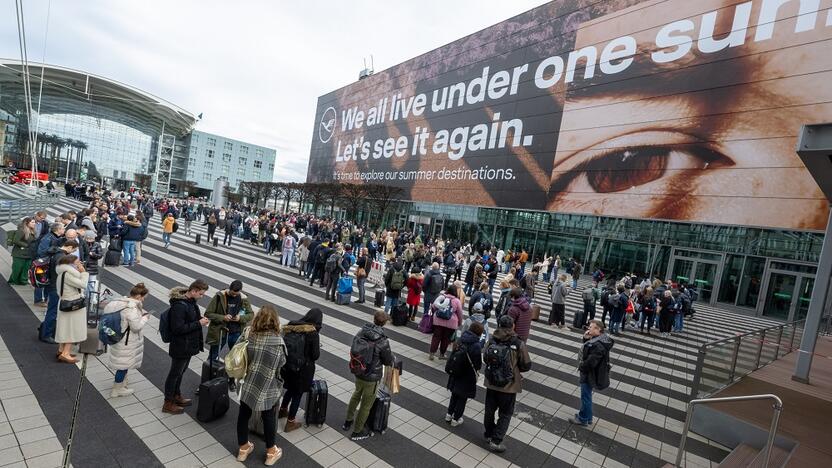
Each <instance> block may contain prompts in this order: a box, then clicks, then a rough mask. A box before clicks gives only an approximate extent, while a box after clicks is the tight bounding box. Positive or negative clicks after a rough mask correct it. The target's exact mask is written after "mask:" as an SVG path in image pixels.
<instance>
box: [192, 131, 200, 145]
mask: <svg viewBox="0 0 832 468" xmlns="http://www.w3.org/2000/svg"><path fill="white" fill-rule="evenodd" d="M198 141H199V135H197V134H196V133H191V143H196V142H198Z"/></svg>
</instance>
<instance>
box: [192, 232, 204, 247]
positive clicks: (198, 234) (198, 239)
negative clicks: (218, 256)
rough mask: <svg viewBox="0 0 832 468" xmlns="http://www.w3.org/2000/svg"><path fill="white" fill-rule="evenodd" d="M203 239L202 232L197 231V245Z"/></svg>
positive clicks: (195, 240)
mask: <svg viewBox="0 0 832 468" xmlns="http://www.w3.org/2000/svg"><path fill="white" fill-rule="evenodd" d="M201 240H202V234H200V233H197V234H196V238H195V239H194V242H195V243H196V245H199V242H200V241H201Z"/></svg>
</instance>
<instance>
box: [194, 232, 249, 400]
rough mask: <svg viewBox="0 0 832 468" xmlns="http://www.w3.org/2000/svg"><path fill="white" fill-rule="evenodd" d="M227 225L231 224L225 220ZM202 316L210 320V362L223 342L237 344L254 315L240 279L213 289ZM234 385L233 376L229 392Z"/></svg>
mask: <svg viewBox="0 0 832 468" xmlns="http://www.w3.org/2000/svg"><path fill="white" fill-rule="evenodd" d="M228 224H231V222H230V221H229V222H228V223H227V224H226V226H228ZM205 317H206V318H208V320H210V321H211V323H210V325H208V334H207V335H206V338H205V342H206V343H205V344H207V345H209V346H210V348H208V360H209V361H211V362H213V361H216V360H217V358H219V354H220V351H222V348H223V347H224V346H226V345H228V349H231V348H233V347H234V345H235V344H237V340H239V339H240V335H241V334H242V332H243V329H244V328H245V327H246V325H248V323H249V322H250V321H251V319H252V318H253V317H254V310H253V309H252V307H251V303H250V302H249V300H248V297H246V295H245V294H243V282H242V281H240V280H234V281H232V282H231V284H230V285H229V286H228V289H226V290H224V291H217V293H216V294H214V297H213V298H211V302H210V303H208V308H206V309H205ZM236 387H237V384H236V383H235V382H234V379H232V378H229V379H228V388H229V390H231V391H232V392H233V391H234V390H235V389H236Z"/></svg>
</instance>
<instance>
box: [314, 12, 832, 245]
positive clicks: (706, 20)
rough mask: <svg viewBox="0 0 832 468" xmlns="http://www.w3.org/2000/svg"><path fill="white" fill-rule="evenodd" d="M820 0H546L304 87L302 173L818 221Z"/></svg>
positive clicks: (808, 225)
mask: <svg viewBox="0 0 832 468" xmlns="http://www.w3.org/2000/svg"><path fill="white" fill-rule="evenodd" d="M830 7H832V0H753V1H746V2H740V1H736V0H698V1H689V0H648V1H638V0H610V1H600V2H599V1H597V0H559V1H554V2H551V3H548V4H546V5H543V6H541V7H539V8H536V9H534V10H531V11H528V12H526V13H523V14H521V15H519V16H517V17H514V18H512V19H509V20H507V21H504V22H502V23H499V24H497V25H494V26H492V27H490V28H487V29H485V30H482V31H480V32H478V33H475V34H472V35H470V36H468V37H465V38H463V39H460V40H458V41H455V42H453V43H451V44H448V45H446V46H444V47H441V48H439V49H436V50H433V51H431V52H428V53H426V54H424V55H422V56H419V57H416V58H414V59H412V60H409V61H407V62H404V63H402V64H399V65H397V66H394V67H392V68H390V69H388V70H385V71H384V72H381V73H378V74H376V75H373V76H371V77H370V78H367V79H365V80H362V81H359V82H357V83H354V84H352V85H349V86H347V87H344V88H342V89H339V90H337V91H334V92H331V93H329V94H326V95H324V96H321V97H320V98H319V99H318V108H317V112H316V121H315V132H314V137H313V141H312V148H311V157H310V163H309V170H308V176H307V177H308V180H309V181H310V182H317V181H343V182H351V183H362V182H374V183H383V184H388V185H396V186H399V187H402V188H404V189H405V191H406V192H405V193H406V195H407V197H409V198H410V199H412V200H419V201H432V202H440V203H455V204H470V205H478V206H501V207H511V208H519V209H535V210H550V211H557V212H566V213H583V214H598V215H608V216H620V217H630V218H653V219H670V220H689V221H697V222H706V223H723V224H739V225H748V226H768V227H782V228H792V229H811V230H822V229H823V226H824V225H825V221H826V215H827V202H826V200H825V198H824V197H823V195H822V193H821V192H820V190H819V188H818V187H817V186H816V184H815V183H814V181H813V180H812V178H811V176H810V175H809V174H808V172H807V170H806V169H805V167H804V166H803V164H802V163H801V162H800V159H799V158H798V157H797V155H796V154H795V143H796V135H797V132H798V130H799V128H800V126H801V125H802V124H804V123H817V122H828V121H832V41H831V39H832V10H830Z"/></svg>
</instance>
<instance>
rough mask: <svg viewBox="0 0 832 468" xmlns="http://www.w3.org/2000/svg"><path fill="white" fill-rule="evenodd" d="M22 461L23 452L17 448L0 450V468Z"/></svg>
mask: <svg viewBox="0 0 832 468" xmlns="http://www.w3.org/2000/svg"><path fill="white" fill-rule="evenodd" d="M19 461H23V452H21V451H20V448H19V447H10V448H7V449H3V450H0V466H3V465H8V464H12V463H14V462H19Z"/></svg>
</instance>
